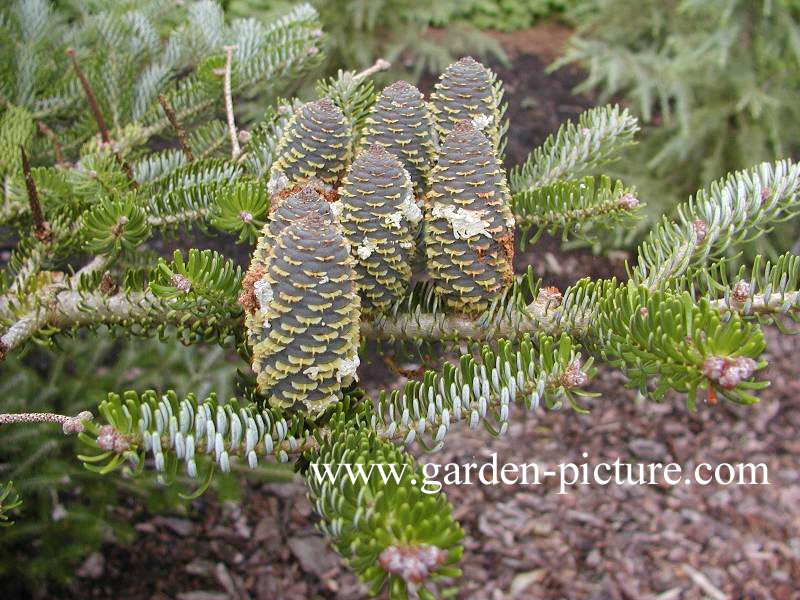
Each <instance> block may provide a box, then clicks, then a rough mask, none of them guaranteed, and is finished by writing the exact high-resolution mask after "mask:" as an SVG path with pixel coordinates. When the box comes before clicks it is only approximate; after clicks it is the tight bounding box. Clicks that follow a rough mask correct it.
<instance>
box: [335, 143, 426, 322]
mask: <svg viewBox="0 0 800 600" xmlns="http://www.w3.org/2000/svg"><path fill="white" fill-rule="evenodd" d="M339 197H340V200H339V202H337V204H338V205H339V206H340V208H339V210H340V212H341V214H340V216H339V222H340V226H341V228H342V233H343V234H344V236H345V238H346V239H347V241H348V242H349V243H350V246H351V253H352V256H353V258H354V260H355V262H356V281H357V284H358V288H359V291H360V293H361V296H362V306H363V307H364V310H365V311H370V312H385V311H386V310H388V309H389V308H390V307H391V306H392V304H394V303H395V302H396V301H398V300H400V299H401V298H402V297H403V296H404V295H405V293H406V291H407V289H408V286H409V283H410V281H411V265H410V262H411V258H412V256H413V254H414V249H415V245H414V238H415V235H416V231H417V229H418V225H419V223H420V221H421V219H422V213H421V211H420V209H419V208H418V207H417V204H416V201H415V199H414V194H413V190H412V185H411V179H410V176H409V174H408V172H407V171H406V170H405V169H404V168H403V165H402V164H401V163H400V161H399V160H398V159H397V158H396V157H395V156H393V155H392V154H389V152H387V151H386V150H384V149H383V148H382V147H381V146H379V145H377V144H376V145H374V146H372V147H370V148H368V149H367V150H364V151H362V152H361V154H359V156H358V158H356V160H355V161H354V162H353V164H352V165H351V166H350V169H349V170H348V173H347V176H346V177H345V179H344V181H343V183H342V187H341V189H340V192H339Z"/></svg>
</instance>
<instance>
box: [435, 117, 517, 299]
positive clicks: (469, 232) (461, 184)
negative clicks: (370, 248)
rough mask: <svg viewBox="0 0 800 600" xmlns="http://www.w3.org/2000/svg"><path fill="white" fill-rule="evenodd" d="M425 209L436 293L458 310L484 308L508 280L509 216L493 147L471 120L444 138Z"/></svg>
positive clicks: (511, 249)
mask: <svg viewBox="0 0 800 600" xmlns="http://www.w3.org/2000/svg"><path fill="white" fill-rule="evenodd" d="M425 209H426V210H425V247H426V253H427V259H428V272H429V274H430V276H431V279H432V280H433V281H434V284H435V290H436V293H437V294H438V295H439V296H440V297H441V298H442V299H443V300H444V301H445V303H446V304H447V306H448V307H450V308H451V309H453V310H456V311H458V312H464V313H475V312H480V311H482V310H485V309H487V308H488V307H489V304H490V302H491V301H492V299H493V298H494V297H496V296H497V295H498V294H499V293H500V292H502V291H503V290H504V289H505V288H507V287H508V286H509V285H510V284H511V282H512V280H513V268H512V260H513V258H514V217H513V215H512V213H511V208H510V199H509V192H508V186H507V184H506V180H505V173H504V172H503V169H502V167H501V166H500V162H499V160H498V158H497V155H496V153H495V151H494V148H493V147H492V144H491V143H490V142H489V140H488V139H487V138H486V136H485V135H484V134H483V133H482V132H480V131H478V130H477V129H475V127H474V126H473V125H472V124H471V122H469V121H462V122H461V123H459V124H458V125H457V126H456V128H455V129H454V130H453V131H452V132H451V133H450V134H449V135H448V136H447V137H446V138H445V140H444V143H443V144H442V147H441V150H440V153H439V159H438V162H437V165H436V167H435V168H434V170H433V175H432V177H431V189H430V191H429V192H428V195H427V198H426V207H425Z"/></svg>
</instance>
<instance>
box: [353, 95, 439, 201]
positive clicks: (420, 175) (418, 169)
mask: <svg viewBox="0 0 800 600" xmlns="http://www.w3.org/2000/svg"><path fill="white" fill-rule="evenodd" d="M431 122H432V121H431V115H430V113H429V111H428V106H427V104H426V103H425V98H424V97H423V96H422V94H421V93H420V91H419V90H418V89H417V88H415V87H414V86H413V85H411V84H410V83H408V82H407V81H397V82H395V83H393V84H391V85H390V86H387V87H386V88H384V90H383V92H381V95H380V96H379V97H378V99H377V101H376V102H375V104H374V105H373V107H372V110H371V111H370V113H369V117H367V126H366V130H365V134H364V145H365V147H369V146H372V145H373V144H378V145H379V146H382V147H383V148H385V149H386V150H388V151H389V152H391V153H392V154H394V155H395V156H397V157H398V158H399V159H400V160H401V161H402V162H403V166H404V167H405V168H406V169H407V170H408V173H409V175H410V176H411V181H412V182H413V184H414V191H415V192H416V193H417V194H422V193H423V191H424V190H425V188H426V186H427V182H428V178H429V176H430V172H431V168H432V166H433V162H434V159H435V152H434V149H433V140H432V139H431Z"/></svg>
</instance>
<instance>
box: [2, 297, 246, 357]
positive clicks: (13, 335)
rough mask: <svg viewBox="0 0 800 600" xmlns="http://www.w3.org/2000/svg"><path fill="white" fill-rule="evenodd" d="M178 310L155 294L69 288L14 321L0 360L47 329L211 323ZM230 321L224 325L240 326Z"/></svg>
mask: <svg viewBox="0 0 800 600" xmlns="http://www.w3.org/2000/svg"><path fill="white" fill-rule="evenodd" d="M187 312H189V311H182V310H175V309H174V308H173V307H172V306H170V304H169V303H168V302H166V301H164V300H162V299H160V298H158V297H156V296H155V295H154V294H153V293H152V292H150V291H147V292H124V293H119V294H116V295H113V296H106V295H104V294H102V293H100V292H91V293H86V292H80V291H76V290H74V289H68V290H64V291H61V292H57V293H55V295H54V296H53V297H52V300H50V301H49V302H48V301H45V302H44V303H43V304H42V305H40V306H38V307H37V308H35V309H33V310H31V311H30V312H28V313H26V314H24V315H23V316H21V317H18V318H17V319H15V320H13V322H12V323H11V325H10V326H9V327H8V329H7V330H6V331H5V332H4V333H3V335H2V336H0V358H2V357H3V355H4V354H8V353H10V352H12V351H13V350H15V349H17V348H19V347H20V346H21V345H22V344H24V343H25V342H26V341H28V340H30V339H31V338H33V337H34V336H35V335H36V334H37V333H38V332H39V331H40V330H42V329H43V328H45V327H52V328H56V329H60V330H62V331H63V330H69V329H74V328H78V327H93V326H99V325H113V324H119V323H125V322H133V323H137V322H138V323H143V324H155V325H176V326H180V327H191V326H192V325H194V324H202V323H205V322H206V321H207V320H208V316H207V315H195V314H194V313H191V312H189V316H188V317H187ZM0 316H3V315H0ZM238 320H239V319H238V318H237V319H236V322H235V321H234V320H233V319H230V322H223V323H222V324H223V325H230V326H234V325H237V324H238V323H237V322H238Z"/></svg>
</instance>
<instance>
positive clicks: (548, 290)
mask: <svg viewBox="0 0 800 600" xmlns="http://www.w3.org/2000/svg"><path fill="white" fill-rule="evenodd" d="M563 299H564V296H563V295H562V294H561V290H559V289H558V288H557V287H553V286H548V287H543V288H542V289H540V290H539V293H538V294H537V296H536V302H537V303H538V304H541V305H542V306H546V307H548V308H558V307H559V306H561V301H562V300H563Z"/></svg>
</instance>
